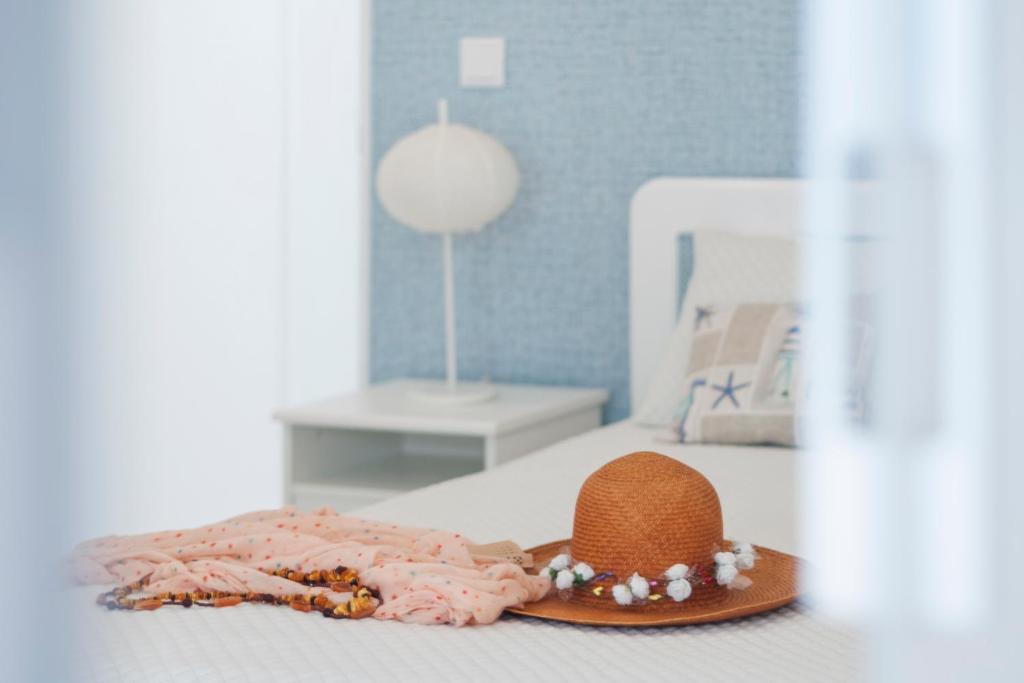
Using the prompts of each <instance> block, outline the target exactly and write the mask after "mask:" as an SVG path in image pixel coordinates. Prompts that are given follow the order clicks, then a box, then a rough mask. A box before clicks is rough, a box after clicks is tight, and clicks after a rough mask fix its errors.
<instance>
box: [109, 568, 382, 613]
mask: <svg viewBox="0 0 1024 683" xmlns="http://www.w3.org/2000/svg"><path fill="white" fill-rule="evenodd" d="M264 573H266V574H270V575H271V576H277V577H279V578H282V579H288V580H289V581H294V582H295V583H299V584H302V585H303V586H310V587H314V588H328V589H330V590H331V591H335V592H351V593H352V597H351V598H350V599H349V600H347V601H346V602H342V603H334V602H331V600H329V599H328V598H327V596H326V595H324V594H323V593H321V594H319V595H312V594H308V593H295V594H289V595H271V594H270V593H224V592H221V591H188V592H184V593H157V594H156V595H150V596H145V597H139V598H133V597H131V596H132V595H133V594H134V593H139V592H142V591H143V590H144V589H145V588H146V586H148V585H149V578H150V576H152V575H151V574H147V575H146V576H144V577H142V578H141V579H139V580H138V581H136V582H134V583H130V584H127V585H125V586H118V587H117V588H115V589H113V590H111V591H108V592H106V593H102V594H101V595H100V596H99V597H98V598H96V604H98V605H102V606H104V607H106V608H107V609H111V610H115V609H120V610H155V609H160V608H161V607H163V606H164V605H181V606H182V607H184V608H186V609H187V608H189V607H192V606H193V605H196V606H199V607H234V606H235V605H238V604H240V603H243V602H255V603H263V604H268V605H288V606H290V607H291V608H292V609H294V610H298V611H299V612H312V611H317V612H320V613H321V614H323V615H324V616H325V617H329V618H331V619H362V618H363V617H368V616H370V615H371V614H373V612H374V610H375V609H376V606H375V605H374V599H377V600H378V601H379V600H380V595H379V594H378V593H377V592H376V591H375V590H373V589H371V588H367V587H366V586H363V585H362V584H361V582H360V581H359V573H358V572H356V570H355V569H349V568H347V567H337V568H335V569H333V570H330V569H329V570H314V571H311V572H309V573H304V572H300V571H296V570H293V569H278V570H277V571H265V572H264Z"/></svg>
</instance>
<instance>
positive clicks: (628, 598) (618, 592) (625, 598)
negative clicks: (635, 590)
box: [612, 583, 633, 605]
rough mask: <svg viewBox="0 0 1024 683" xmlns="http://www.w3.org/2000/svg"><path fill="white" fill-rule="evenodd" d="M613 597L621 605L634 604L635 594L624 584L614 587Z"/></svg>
mask: <svg viewBox="0 0 1024 683" xmlns="http://www.w3.org/2000/svg"><path fill="white" fill-rule="evenodd" d="M612 597H614V598H615V602H617V603H619V604H620V605H632V604H633V594H632V593H631V592H630V591H629V586H627V585H626V584H624V583H617V584H615V585H614V586H612Z"/></svg>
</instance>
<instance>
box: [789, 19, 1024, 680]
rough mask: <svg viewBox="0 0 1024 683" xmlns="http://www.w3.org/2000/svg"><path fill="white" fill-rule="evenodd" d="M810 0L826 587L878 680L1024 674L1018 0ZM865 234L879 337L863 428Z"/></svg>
mask: <svg viewBox="0 0 1024 683" xmlns="http://www.w3.org/2000/svg"><path fill="white" fill-rule="evenodd" d="M807 10H808V11H807V22H806V28H805V36H806V47H807V55H808V69H807V84H808V91H807V92H808V99H807V102H808V104H807V111H806V118H805V121H806V131H807V133H806V150H807V151H806V159H805V162H806V170H807V173H808V175H809V177H810V178H812V184H811V188H812V189H811V192H810V200H809V202H808V205H807V211H806V217H805V218H806V230H807V232H808V235H809V239H808V240H807V247H806V252H805V259H804V263H805V272H804V276H805V279H804V281H805V294H806V298H807V300H808V301H809V302H810V304H811V306H812V308H813V310H814V311H815V317H814V325H813V327H812V328H811V329H810V334H809V337H810V343H809V348H810V353H811V356H810V360H809V362H810V363H811V365H812V369H811V372H812V376H814V377H815V386H814V400H813V404H814V405H813V406H812V409H813V411H814V414H813V415H814V419H813V420H812V421H811V431H810V433H809V435H808V436H809V441H810V448H809V449H808V451H807V452H806V454H805V456H804V474H805V477H804V492H805V495H804V504H805V507H804V510H805V532H806V533H805V535H806V540H807V544H806V545H807V547H808V549H809V554H810V555H811V559H812V561H813V563H814V564H813V567H814V569H813V570H812V571H811V573H810V575H809V577H808V580H809V582H810V587H811V588H812V590H813V591H814V595H815V596H816V598H817V599H818V600H819V601H820V604H821V606H822V608H823V609H825V610H827V611H829V612H831V613H832V614H835V615H837V616H840V617H843V618H847V619H852V620H855V621H857V622H859V623H861V624H862V625H864V626H865V627H866V628H865V632H866V634H867V635H868V638H869V641H870V644H871V648H870V656H871V668H870V671H871V673H872V675H873V677H874V678H877V679H885V680H932V679H935V678H938V679H941V680H952V679H959V678H962V677H966V676H990V677H992V678H991V679H995V680H1003V679H1007V680H1013V679H1014V677H1016V680H1022V679H1024V669H1022V667H1021V664H1020V659H1019V658H1018V657H1016V652H1015V648H1017V647H1019V643H1018V641H1019V640H1020V636H1021V633H1020V627H1018V626H1017V622H1019V621H1020V616H1019V615H1020V613H1022V612H1024V594H1022V590H1021V588H1020V587H1019V580H1017V578H1016V573H1017V572H1018V571H1019V570H1018V567H1020V566H1021V563H1020V561H1021V559H1024V555H1022V548H1021V544H1022V541H1021V539H1022V537H1024V534H1022V532H1021V529H1022V528H1024V503H1022V498H1024V497H1022V496H1020V495H1018V493H1017V491H1016V490H1015V489H1017V488H1018V487H1019V486H1020V485H1021V484H1022V483H1024V479H1022V477H1021V474H1022V470H1024V466H1022V458H1024V452H1021V450H1020V449H1019V448H1018V447H1017V446H1016V444H1018V443H1020V441H1021V434H1020V433H1018V431H1017V430H1020V429H1024V415H1022V405H1024V396H1022V395H1021V394H1020V393H1019V391H1018V387H1021V386H1024V363H1022V361H1021V360H1020V358H1019V356H1020V353H1021V350H1022V349H1024V345H1022V344H1021V342H1024V339H1022V337H1024V270H1022V269H1021V268H1019V267H1018V265H1017V263H1016V259H1017V258H1018V255H1020V254H1024V234H1022V233H1024V221H1022V215H1024V211H1022V208H1024V187H1022V186H1021V179H1022V177H1024V166H1022V158H1024V157H1022V154H1024V149H1022V144H1021V138H1022V135H1021V132H1020V129H1019V126H1020V122H1021V121H1022V120H1024V118H1022V111H1021V107H1022V104H1021V97H1022V83H1024V51H1022V49H1021V47H1020V45H1021V43H1022V41H1024V11H1022V3H1019V2H1014V0H858V1H857V2H852V1H848V2H824V1H813V0H812V2H810V3H808V5H807ZM858 185H860V186H861V187H856V186H858ZM863 232H868V233H870V234H871V236H872V250H871V253H872V258H871V267H870V268H869V272H870V273H871V276H870V279H871V285H872V289H873V291H874V294H873V295H872V296H871V297H870V299H869V301H870V306H869V307H870V309H871V310H872V321H871V322H872V328H873V329H874V331H875V333H876V335H877V336H876V343H875V348H876V349H877V351H876V353H875V359H874V373H873V375H872V378H871V382H870V385H869V386H870V390H871V392H872V404H873V410H872V413H871V415H870V419H869V420H868V422H867V424H856V423H854V422H852V421H851V420H850V419H849V418H848V417H847V412H846V410H845V405H844V404H845V398H846V395H847V394H846V392H847V390H848V389H849V383H850V381H851V379H850V377H849V376H848V373H847V368H848V367H849V363H848V362H847V360H846V359H847V358H848V357H849V351H850V349H849V342H850V334H849V330H848V322H847V321H848V320H849V313H848V311H849V309H850V306H851V295H852V291H853V289H854V286H853V284H854V283H857V284H858V286H860V285H862V284H863V282H862V281H861V280H862V279H863V274H862V272H863V271H862V269H861V265H862V264H859V263H855V262H853V261H852V254H853V251H854V250H852V249H850V248H849V247H850V244H851V243H850V240H849V236H850V235H852V234H859V233H863ZM991 679H990V680H991Z"/></svg>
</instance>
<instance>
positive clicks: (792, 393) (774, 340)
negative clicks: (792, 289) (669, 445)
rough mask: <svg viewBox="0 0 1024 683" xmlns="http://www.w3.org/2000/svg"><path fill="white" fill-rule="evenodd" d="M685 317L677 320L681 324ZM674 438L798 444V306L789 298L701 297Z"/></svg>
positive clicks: (686, 440) (675, 423)
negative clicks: (729, 300) (721, 300)
mask: <svg viewBox="0 0 1024 683" xmlns="http://www.w3.org/2000/svg"><path fill="white" fill-rule="evenodd" d="M682 322H683V321H681V323H682ZM691 325H692V329H693V338H692V343H691V346H690V358H689V361H688V364H687V369H686V374H685V380H684V381H683V382H682V386H683V388H684V389H685V395H684V396H683V397H682V399H681V400H680V401H679V403H678V404H677V405H676V407H675V411H674V414H673V420H672V432H673V433H672V436H671V437H670V438H672V440H678V441H682V442H684V443H685V442H704V443H728V444H777V445H782V446H794V445H796V442H797V439H796V410H795V406H796V404H797V401H798V400H799V399H800V389H801V382H800V368H801V364H800V310H799V309H798V307H797V306H795V305H794V304H790V303H743V304H736V305H732V306H727V305H726V306H723V305H721V304H702V305H698V306H695V308H694V313H693V316H692V317H691Z"/></svg>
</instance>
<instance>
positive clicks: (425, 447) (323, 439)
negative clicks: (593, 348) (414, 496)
mask: <svg viewBox="0 0 1024 683" xmlns="http://www.w3.org/2000/svg"><path fill="white" fill-rule="evenodd" d="M423 384H426V383H425V382H418V381H416V380H397V381H393V382H386V383H384V384H377V385H374V386H372V387H370V388H368V389H366V390H365V391H361V392H359V393H356V394H351V395H349V396H342V397H339V398H333V399H328V400H326V401H321V402H318V403H313V404H309V405H304V406H297V407H294V408H285V409H283V410H279V411H277V412H276V413H275V414H274V417H275V418H277V419H278V420H280V421H281V422H282V423H283V424H284V427H285V439H284V487H285V488H284V498H285V503H286V504H294V505H297V506H299V507H301V508H304V509H309V508H313V507H316V506H319V505H333V506H334V508H335V509H336V510H339V511H341V510H348V509H352V508H355V507H358V506H360V505H367V504H369V503H373V502H376V501H379V500H383V499H385V498H389V497H391V496H395V495H398V494H399V493H404V492H405V491H411V490H413V489H417V488H420V487H423V486H427V485H429V484H434V483H436V482H439V481H444V480H445V479H451V478H453V477H459V476H462V475H464V474H469V473H471V472H478V471H480V470H482V469H485V468H486V469H489V468H491V467H496V466H498V465H500V464H501V463H503V462H507V461H509V460H511V459H513V458H517V457H519V456H520V455H525V454H526V453H529V452H531V451H535V450H537V449H538V448H541V447H543V446H547V445H549V444H552V443H555V442H556V441H560V440H562V439H565V438H568V437H570V436H573V435H575V434H579V433H582V432H585V431H587V430H588V429H593V428H595V427H598V426H600V424H601V406H603V405H604V403H605V402H606V401H607V400H608V392H607V391H605V390H604V389H574V388H564V387H537V386H524V385H506V384H498V385H495V388H496V389H497V390H498V395H497V397H496V398H495V399H494V400H492V401H487V402H486V403H476V404H472V405H459V406H444V405H436V404H431V403H425V402H421V401H417V400H416V399H414V398H410V397H409V396H408V395H407V393H408V391H409V389H410V388H413V387H416V386H419V385H423Z"/></svg>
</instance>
